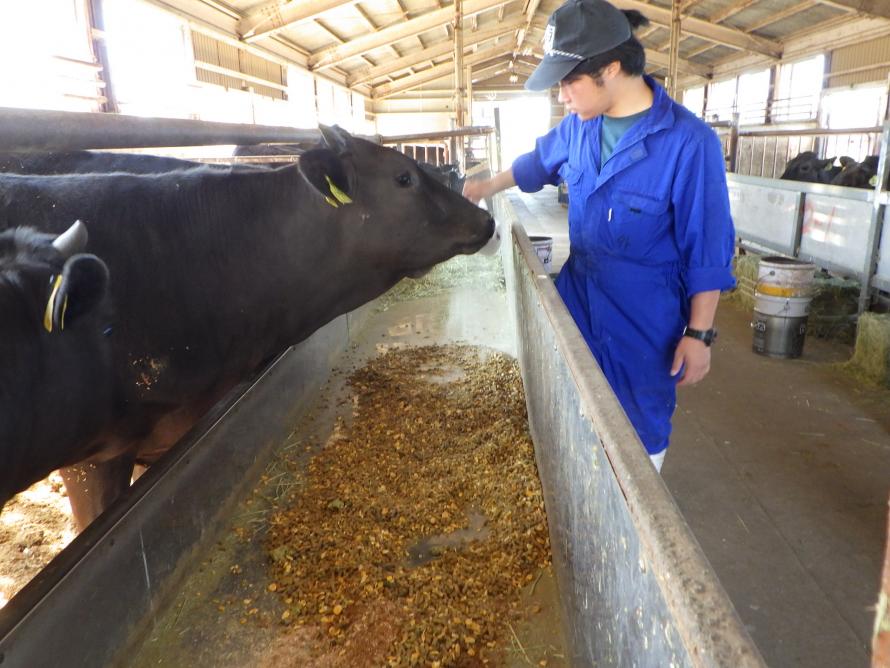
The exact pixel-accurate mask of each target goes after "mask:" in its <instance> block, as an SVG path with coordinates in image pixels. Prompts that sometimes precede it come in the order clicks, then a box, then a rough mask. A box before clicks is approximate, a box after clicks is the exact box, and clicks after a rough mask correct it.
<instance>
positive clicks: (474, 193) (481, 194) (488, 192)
mask: <svg viewBox="0 0 890 668" xmlns="http://www.w3.org/2000/svg"><path fill="white" fill-rule="evenodd" d="M493 194H494V192H493V188H492V186H491V179H470V180H467V181H465V182H464V197H466V198H467V199H468V200H470V201H471V202H472V203H473V204H479V201H480V200H482V199H484V198H486V197H491V196H492V195H493Z"/></svg>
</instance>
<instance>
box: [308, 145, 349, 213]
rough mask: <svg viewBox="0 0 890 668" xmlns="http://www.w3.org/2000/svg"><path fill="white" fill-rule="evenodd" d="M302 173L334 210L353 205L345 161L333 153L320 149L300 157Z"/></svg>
mask: <svg viewBox="0 0 890 668" xmlns="http://www.w3.org/2000/svg"><path fill="white" fill-rule="evenodd" d="M298 164H299V167H300V173H301V174H302V175H303V176H304V177H305V178H306V180H307V181H308V182H309V183H310V184H311V185H312V187H313V188H315V189H316V190H317V191H318V192H319V193H321V195H322V196H323V197H324V198H325V201H326V202H327V203H328V204H330V205H331V206H333V207H334V208H336V207H338V206H341V205H343V204H351V203H352V187H351V185H350V183H349V178H348V176H347V174H346V167H345V165H344V163H343V161H342V160H341V159H340V158H339V156H337V155H336V154H335V153H334V152H333V151H331V150H329V149H326V148H320V149H313V150H311V151H306V153H304V154H303V155H301V156H300V162H299V163H298Z"/></svg>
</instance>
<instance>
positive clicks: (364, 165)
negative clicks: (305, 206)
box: [299, 126, 494, 279]
mask: <svg viewBox="0 0 890 668" xmlns="http://www.w3.org/2000/svg"><path fill="white" fill-rule="evenodd" d="M321 131H322V135H323V137H324V139H325V142H326V143H327V148H323V149H316V150H312V151H308V152H306V153H305V154H304V155H303V156H301V158H300V163H299V168H300V171H301V173H302V174H303V176H304V177H305V178H306V180H307V181H308V182H309V183H310V184H311V185H312V186H313V188H314V189H315V190H316V191H318V193H319V194H320V196H321V197H322V198H323V199H324V201H325V203H326V205H327V206H329V207H330V208H331V209H332V210H334V209H336V211H337V217H338V219H340V220H341V221H342V224H343V225H345V226H346V230H345V231H344V236H346V237H347V238H348V239H352V240H354V243H355V247H356V248H358V247H359V246H360V249H359V250H357V251H356V252H358V253H359V254H360V255H362V256H364V257H365V258H366V259H367V260H368V261H369V262H372V263H374V265H375V266H380V267H384V266H385V267H392V268H393V278H396V279H398V278H401V277H403V276H408V275H416V274H419V273H422V272H423V271H425V270H427V269H429V268H430V267H432V266H433V265H435V264H437V263H439V262H442V261H444V260H447V259H449V258H450V257H453V256H454V255H457V254H460V253H465V254H469V253H475V252H476V251H477V250H479V249H480V248H482V247H483V246H484V245H485V243H486V242H487V241H488V239H489V238H490V237H491V236H492V234H493V232H494V220H493V219H492V218H491V216H490V215H489V213H488V212H487V211H485V210H483V209H480V208H479V207H477V206H475V205H474V204H472V203H470V202H469V201H468V200H466V199H465V198H464V197H462V196H461V195H460V194H458V193H456V192H453V191H451V190H449V189H448V188H447V187H446V186H444V185H442V184H441V183H439V182H437V180H436V179H434V178H432V177H431V176H430V175H429V174H427V173H426V172H425V171H424V170H422V169H421V168H420V166H419V165H418V164H417V162H415V161H414V160H412V159H411V158H409V157H407V156H405V155H403V154H401V153H399V152H398V151H395V150H393V149H390V148H386V147H383V146H379V145H377V144H374V143H372V142H369V141H366V140H363V139H359V138H356V137H352V136H351V135H350V134H349V133H347V132H345V131H344V130H342V129H340V128H338V127H336V126H334V127H325V126H322V128H321Z"/></svg>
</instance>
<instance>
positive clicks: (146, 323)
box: [0, 127, 494, 527]
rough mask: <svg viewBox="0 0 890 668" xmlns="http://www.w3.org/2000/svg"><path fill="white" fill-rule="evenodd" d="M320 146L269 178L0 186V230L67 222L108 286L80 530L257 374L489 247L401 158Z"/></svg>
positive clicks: (190, 174) (206, 171) (76, 498)
mask: <svg viewBox="0 0 890 668" xmlns="http://www.w3.org/2000/svg"><path fill="white" fill-rule="evenodd" d="M323 134H324V136H325V139H326V140H327V143H328V145H329V148H324V149H316V150H312V151H307V152H306V153H304V154H303V156H302V158H301V160H300V162H299V163H297V164H296V165H288V166H286V167H281V168H278V169H274V170H271V169H270V170H243V171H233V170H230V171H221V170H213V169H210V168H197V169H187V170H179V171H175V172H170V173H167V174H159V175H131V174H121V173H114V174H104V175H100V174H89V175H76V174H75V175H66V176H24V175H12V174H6V175H0V229H3V228H8V227H13V226H16V225H21V224H23V223H25V222H29V223H32V224H35V221H41V222H40V225H41V227H42V228H43V229H45V230H47V231H54V230H60V229H61V228H62V227H63V226H64V221H65V220H66V219H68V220H70V216H71V215H72V214H73V212H77V216H78V217H80V218H81V219H82V220H83V221H84V223H85V224H86V226H87V227H88V229H89V232H90V244H91V249H93V250H94V252H95V253H96V254H97V255H99V256H100V257H102V258H103V259H104V260H105V261H106V262H107V264H108V267H109V269H110V270H111V274H112V276H114V281H113V283H112V286H111V294H112V305H113V307H114V309H115V312H116V319H115V333H114V336H113V337H112V348H113V353H114V366H115V373H116V379H117V383H118V385H119V387H120V388H121V391H122V392H123V394H122V397H121V403H122V405H125V406H126V407H127V408H126V411H125V413H124V415H123V416H122V417H121V419H119V420H117V421H116V422H115V423H114V424H113V425H111V426H110V427H109V428H108V429H106V430H105V431H104V432H103V434H102V439H101V441H93V442H91V443H89V444H88V447H89V448H90V449H91V451H92V452H94V454H93V456H92V457H91V458H90V460H89V461H90V466H81V467H77V468H76V470H68V471H64V472H63V477H64V478H65V481H66V486H67V487H68V491H69V497H70V499H71V502H72V508H73V510H74V514H75V519H76V521H77V523H78V525H79V526H80V527H84V526H85V525H86V524H88V523H89V521H91V520H92V519H93V518H94V517H95V516H96V515H97V514H98V513H99V512H101V510H102V509H103V508H104V507H105V506H106V505H107V504H108V503H110V502H111V501H112V500H113V499H114V498H115V497H116V496H117V495H118V494H120V492H121V491H122V490H123V489H125V487H126V485H127V484H128V483H129V479H130V475H131V471H132V467H133V463H134V462H139V463H145V464H151V463H152V462H153V461H155V460H156V459H157V457H158V456H159V455H161V454H162V453H163V452H164V451H166V450H167V449H169V448H170V447H171V446H172V445H173V443H175V442H176V441H177V440H178V439H179V437H180V436H182V435H183V434H184V433H185V432H186V431H187V430H188V429H189V428H190V427H191V426H192V425H193V424H194V422H195V421H196V420H197V419H198V418H199V417H200V416H201V415H202V414H203V413H204V412H205V411H206V410H207V409H208V408H209V407H210V406H212V405H213V404H214V403H215V402H216V401H218V400H219V398H221V397H222V396H223V395H224V394H225V393H226V392H227V391H228V390H229V389H230V388H232V387H233V386H234V385H236V384H237V383H238V382H240V381H242V380H243V379H245V377H246V376H247V375H248V374H250V373H251V372H252V371H254V370H256V369H257V368H258V366H259V365H261V364H262V363H263V362H265V361H267V360H269V359H270V358H271V357H273V356H274V355H275V354H277V353H279V352H281V351H282V350H284V349H285V348H287V347H288V346H290V345H292V344H294V343H297V342H299V341H301V340H303V339H305V338H306V337H308V336H309V335H310V334H312V332H314V331H315V330H316V329H318V328H319V327H321V326H322V325H324V324H325V323H327V322H328V321H330V320H331V319H333V318H335V317H337V316H338V315H341V314H343V313H345V312H347V311H349V310H351V309H354V308H356V307H357V306H359V305H361V304H363V303H365V302H367V301H369V300H371V299H373V298H375V297H377V296H378V295H380V294H382V293H383V292H385V291H386V290H387V289H389V288H390V287H391V286H393V285H394V284H395V283H396V282H398V281H399V280H400V279H402V278H403V277H405V276H414V275H419V274H422V273H423V272H425V271H426V270H428V268H429V267H431V266H433V265H435V264H437V263H439V262H442V261H443V260H446V259H448V258H450V257H452V256H453V255H456V254H459V253H473V252H475V251H476V250H478V249H479V248H481V247H482V246H483V245H485V243H486V241H487V240H488V239H489V237H491V235H492V233H493V231H494V221H493V219H492V218H491V216H490V215H489V214H488V213H487V212H486V211H484V210H482V209H480V208H478V207H476V206H474V205H473V204H471V203H470V202H469V201H467V200H466V199H464V198H463V197H462V196H460V195H459V194H457V193H454V192H451V191H450V190H448V189H447V188H445V187H443V186H441V185H440V184H438V183H436V181H435V180H434V179H432V178H431V177H430V176H428V175H427V174H426V173H425V172H424V171H423V170H421V169H419V168H418V166H417V163H416V162H414V161H413V160H411V159H410V158H408V157H407V156H404V155H402V154H400V153H398V152H396V151H394V150H392V149H387V148H384V147H380V146H377V145H375V144H373V143H371V142H367V141H364V140H361V139H357V138H353V137H351V136H350V135H349V134H348V133H346V132H344V131H342V130H340V129H339V128H336V127H335V128H324V130H323ZM119 220H126V221H127V224H126V225H122V224H120V223H119V222H116V221H119ZM44 221H45V222H44ZM110 221H112V222H110Z"/></svg>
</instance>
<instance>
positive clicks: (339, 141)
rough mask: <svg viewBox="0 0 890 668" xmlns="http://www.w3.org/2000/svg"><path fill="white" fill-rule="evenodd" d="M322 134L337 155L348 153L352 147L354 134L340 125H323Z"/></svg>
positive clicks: (320, 127) (321, 127) (321, 126)
mask: <svg viewBox="0 0 890 668" xmlns="http://www.w3.org/2000/svg"><path fill="white" fill-rule="evenodd" d="M318 129H319V130H321V136H322V137H324V141H325V143H326V144H327V145H328V148H330V149H331V150H332V151H333V152H334V153H336V154H337V155H343V154H344V153H348V152H349V150H350V149H351V148H352V135H351V134H349V133H348V132H346V130H344V129H343V128H341V127H340V126H339V125H321V124H319V126H318Z"/></svg>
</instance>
